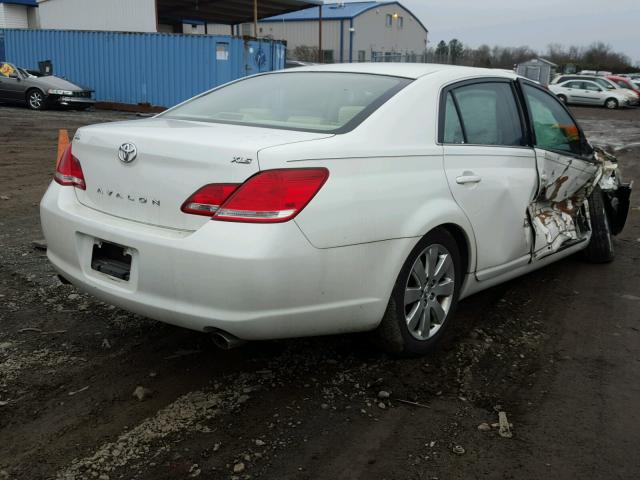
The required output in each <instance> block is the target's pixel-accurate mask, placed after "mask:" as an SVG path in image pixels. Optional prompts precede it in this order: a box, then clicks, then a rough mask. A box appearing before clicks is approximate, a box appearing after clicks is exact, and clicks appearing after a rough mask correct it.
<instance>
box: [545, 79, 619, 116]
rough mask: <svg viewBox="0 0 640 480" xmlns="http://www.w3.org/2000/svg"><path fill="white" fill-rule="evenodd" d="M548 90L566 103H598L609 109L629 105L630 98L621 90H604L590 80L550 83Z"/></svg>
mask: <svg viewBox="0 0 640 480" xmlns="http://www.w3.org/2000/svg"><path fill="white" fill-rule="evenodd" d="M549 90H551V91H552V92H553V93H555V94H556V95H557V97H558V98H559V99H560V100H561V101H562V102H563V103H566V104H569V103H572V104H578V105H599V106H604V107H607V108H610V109H614V108H618V107H627V106H629V105H631V100H629V97H628V96H627V95H625V94H624V93H623V92H622V91H618V90H606V89H604V88H602V87H601V86H600V85H598V84H597V83H596V82H593V81H591V80H569V81H568V82H563V83H560V84H551V85H549Z"/></svg>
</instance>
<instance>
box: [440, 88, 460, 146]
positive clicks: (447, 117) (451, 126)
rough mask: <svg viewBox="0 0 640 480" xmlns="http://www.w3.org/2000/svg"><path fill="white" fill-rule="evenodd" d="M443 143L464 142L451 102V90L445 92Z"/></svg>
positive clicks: (453, 105) (458, 119) (455, 111)
mask: <svg viewBox="0 0 640 480" xmlns="http://www.w3.org/2000/svg"><path fill="white" fill-rule="evenodd" d="M444 143H464V134H463V133H462V124H461V123H460V117H459V116H458V111H457V110H456V105H455V103H454V102H453V97H452V96H451V92H449V93H447V101H446V105H445V113H444Z"/></svg>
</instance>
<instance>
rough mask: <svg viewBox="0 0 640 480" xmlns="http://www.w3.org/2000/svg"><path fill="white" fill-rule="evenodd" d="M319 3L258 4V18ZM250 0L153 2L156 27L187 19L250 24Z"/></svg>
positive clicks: (266, 0)
mask: <svg viewBox="0 0 640 480" xmlns="http://www.w3.org/2000/svg"><path fill="white" fill-rule="evenodd" d="M321 4H322V1H321V0H258V18H259V19H260V18H266V17H272V16H274V15H281V14H283V13H289V12H295V11H297V10H303V9H305V8H309V7H314V6H315V7H317V6H318V5H321ZM253 7H254V0H233V2H230V1H228V0H156V9H157V13H158V22H159V23H173V22H176V21H180V20H182V19H185V18H188V19H193V20H200V21H203V22H207V23H222V24H226V25H238V24H240V23H249V22H253Z"/></svg>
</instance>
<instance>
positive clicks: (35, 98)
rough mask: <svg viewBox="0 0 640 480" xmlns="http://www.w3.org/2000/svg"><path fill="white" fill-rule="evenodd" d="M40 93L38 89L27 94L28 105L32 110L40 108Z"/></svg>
mask: <svg viewBox="0 0 640 480" xmlns="http://www.w3.org/2000/svg"><path fill="white" fill-rule="evenodd" d="M42 101H43V98H42V94H41V93H40V92H38V91H34V92H31V93H30V94H29V106H30V107H31V108H33V109H34V110H40V109H41V108H42Z"/></svg>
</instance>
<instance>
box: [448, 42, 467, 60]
mask: <svg viewBox="0 0 640 480" xmlns="http://www.w3.org/2000/svg"><path fill="white" fill-rule="evenodd" d="M463 52H464V45H462V42H461V41H460V40H458V39H457V38H453V39H451V41H449V58H450V59H451V63H452V64H454V65H455V64H457V63H458V62H459V61H460V60H462V53H463Z"/></svg>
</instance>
